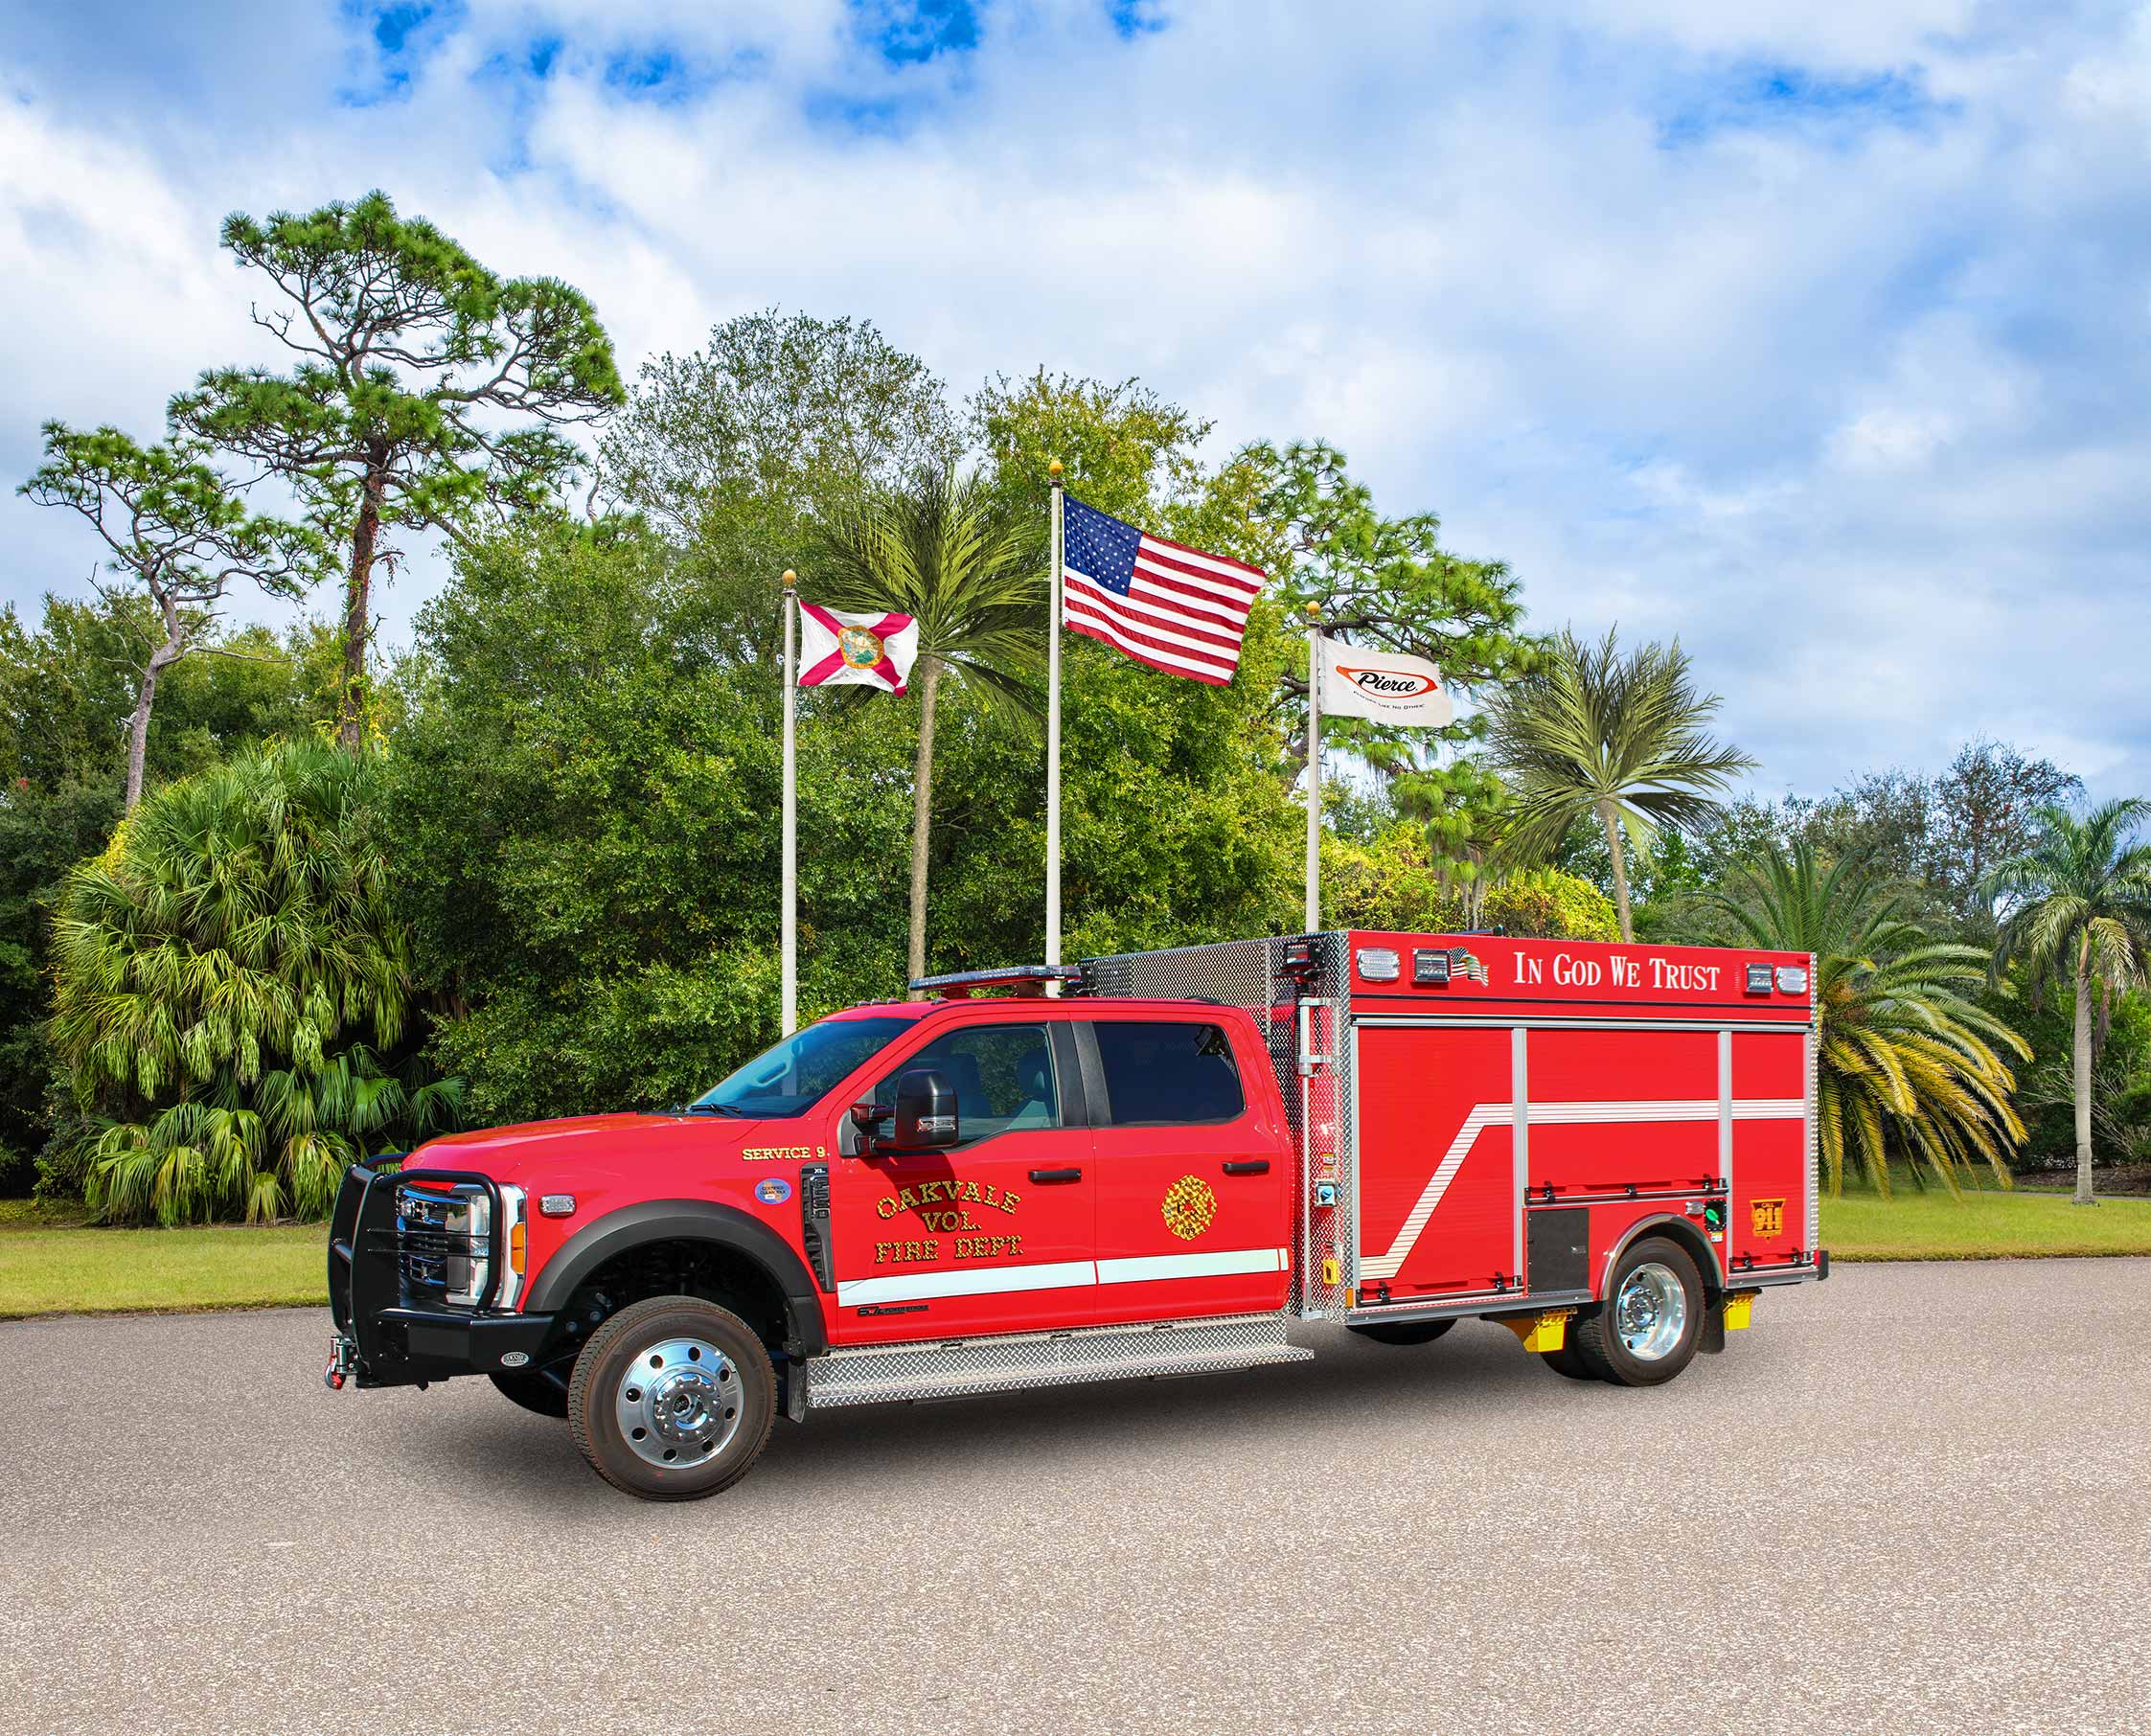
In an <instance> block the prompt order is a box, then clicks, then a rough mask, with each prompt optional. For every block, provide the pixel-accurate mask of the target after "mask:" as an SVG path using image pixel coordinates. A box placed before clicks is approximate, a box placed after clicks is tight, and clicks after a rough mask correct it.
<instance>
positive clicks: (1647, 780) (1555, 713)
mask: <svg viewBox="0 0 2151 1736" xmlns="http://www.w3.org/2000/svg"><path fill="white" fill-rule="evenodd" d="M1718 703H1719V701H1718V696H1717V695H1716V694H1704V693H1698V692H1697V691H1696V688H1695V684H1694V683H1693V681H1691V680H1690V679H1689V675H1688V655H1687V653H1686V652H1685V651H1682V649H1681V642H1680V641H1679V640H1678V639H1676V640H1675V641H1674V642H1673V643H1672V644H1671V645H1670V646H1665V645H1645V646H1642V647H1640V648H1638V649H1637V650H1636V651H1633V652H1631V653H1630V654H1629V655H1628V656H1626V657H1624V656H1622V655H1621V654H1620V652H1619V651H1617V650H1616V649H1615V648H1614V644H1613V629H1612V628H1608V629H1607V633H1606V636H1605V638H1603V639H1601V640H1600V641H1598V643H1597V644H1595V645H1587V644H1585V643H1584V642H1583V641H1581V640H1579V639H1578V638H1577V637H1576V636H1575V634H1574V633H1573V632H1569V631H1564V632H1563V633H1562V634H1561V636H1560V637H1559V638H1558V639H1556V640H1555V641H1554V643H1553V646H1552V654H1551V656H1550V657H1549V658H1548V659H1547V661H1546V662H1545V665H1544V666H1543V667H1542V668H1540V669H1538V670H1535V671H1534V672H1532V673H1531V674H1527V675H1524V676H1522V678H1520V679H1519V680H1516V681H1514V682H1511V683H1510V684H1509V685H1507V686H1505V687H1503V688H1501V689H1500V690H1499V692H1498V693H1497V694H1496V695H1495V697H1494V700H1493V704H1492V706H1491V708H1490V709H1491V712H1492V717H1491V720H1490V723H1491V727H1490V731H1489V736H1488V741H1489V743H1490V745H1491V748H1492V754H1493V760H1494V763H1495V765H1496V766H1497V767H1499V769H1500V770H1501V771H1502V772H1504V773H1505V774H1506V775H1507V777H1508V781H1509V786H1510V788H1511V791H1512V792H1513V794H1514V796H1515V807H1514V808H1513V810H1512V811H1511V815H1510V819H1509V830H1510V835H1511V838H1512V840H1513V844H1514V847H1515V848H1517V849H1518V850H1520V851H1536V852H1542V853H1543V852H1550V851H1551V850H1552V849H1553V847H1554V846H1555V845H1556V844H1557V843H1559V842H1560V840H1561V838H1562V836H1563V834H1566V833H1567V830H1568V829H1569V827H1570V826H1571V825H1573V824H1574V823H1575V822H1576V821H1577V820H1578V819H1580V818H1582V817H1583V815H1585V814H1586V813H1591V814H1595V815H1596V816H1597V818H1598V823H1599V824H1600V825H1601V826H1603V827H1604V828H1605V829H1606V848H1607V850H1608V851H1609V852H1611V853H1612V855H1613V904H1614V908H1615V910H1616V911H1617V912H1618V914H1619V917H1620V925H1621V939H1623V940H1624V941H1634V940H1635V938H1636V923H1635V918H1634V916H1633V914H1632V913H1631V911H1630V909H1629V902H1628V863H1627V860H1626V858H1625V857H1623V855H1622V854H1621V835H1622V834H1623V833H1626V834H1627V836H1628V841H1629V845H1630V847H1631V848H1633V849H1636V850H1638V851H1640V850H1643V849H1645V848H1647V847H1648V845H1649V843H1650V839H1651V835H1652V834H1653V833H1654V832H1656V831H1657V829H1658V827H1659V825H1661V824H1663V825H1673V826H1683V827H1685V826H1696V825H1700V824H1702V823H1703V822H1705V821H1706V820H1708V819H1710V818H1711V817H1712V816H1713V815H1715V814H1716V813H1717V812H1718V811H1719V804H1718V802H1717V801H1716V800H1714V799H1713V797H1714V796H1715V795H1716V794H1717V793H1718V792H1720V791H1723V790H1726V789H1728V788H1730V786H1731V784H1732V780H1733V778H1734V777H1735V776H1736V775H1737V774H1738V773H1740V772H1743V771H1747V770H1749V769H1751V767H1752V766H1753V765H1754V764H1755V762H1754V761H1753V760H1751V759H1750V758H1749V757H1748V756H1747V755H1746V754H1744V753H1742V752H1740V751H1739V750H1738V749H1737V748H1733V747H1730V746H1728V745H1726V744H1724V743H1723V742H1716V741H1713V740H1712V739H1711V738H1710V737H1709V735H1707V734H1706V733H1705V724H1706V723H1707V722H1708V720H1709V719H1710V716H1711V714H1712V713H1714V712H1715V711H1716V710H1717V709H1718Z"/></svg>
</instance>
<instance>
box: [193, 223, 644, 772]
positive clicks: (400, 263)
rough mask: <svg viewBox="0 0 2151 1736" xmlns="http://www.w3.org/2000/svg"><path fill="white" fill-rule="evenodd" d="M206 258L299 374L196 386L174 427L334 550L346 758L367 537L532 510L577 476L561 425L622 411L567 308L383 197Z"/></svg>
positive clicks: (456, 526)
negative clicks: (225, 459)
mask: <svg viewBox="0 0 2151 1736" xmlns="http://www.w3.org/2000/svg"><path fill="white" fill-rule="evenodd" d="M223 240H224V245H225V246H226V247H227V248H229V249H230V250H231V253H232V256H233V258H234V259H235V260H237V261H238V263H240V265H241V266H243V267H245V268H246V269H249V270H253V271H259V272H260V273H262V275H263V277H264V278H266V279H267V281H268V283H269V285H270V286H271V287H272V288H273V289H274V290H275V291H276V294H277V296H278V297H279V298H280V304H281V305H272V306H271V307H270V308H268V309H267V310H266V311H263V309H262V308H256V309H255V310H254V322H255V324H256V325H258V326H260V327H262V328H263V330H264V331H267V332H269V334H270V335H271V336H272V337H274V338H275V339H276V340H277V341H278V342H279V343H280V344H282V345H283V346H284V347H285V348H286V349H287V350H289V351H291V352H292V354H294V355H295V356H296V357H297V360H296V361H295V362H294V364H293V366H292V370H291V372H290V373H288V374H281V375H280V374H272V373H270V372H269V371H267V370H266V369H262V368H223V369H213V370H211V371H209V372H207V373H205V374H203V375H202V377H201V378H200V380H199V382H198V383H197V384H196V386H195V389H194V390H193V391H191V392H183V393H181V394H180V395H179V396H177V397H176V398H174V399H173V400H172V420H173V421H174V423H176V424H177V425H179V426H180V427H182V428H184V429H186V430H188V431H190V432H192V433H194V434H196V435H198V436H200V437H202V438H204V439H207V440H211V441H214V442H215V443H216V444H217V445H220V446H223V447H224V448H226V449H227V450H230V451H233V452H236V453H240V454H241V455H243V456H245V457H247V458H251V459H253V460H255V461H256V462H258V463H260V464H261V465H263V467H265V468H267V469H269V470H272V471H274V472H276V473H277V474H279V475H281V476H283V477H285V478H286V480H287V481H288V482H289V483H290V484H291V485H292V487H293V488H295V489H296V490H297V491H298V492H299V494H300V495H301V497H302V498H303V499H305V500H306V501H307V502H308V503H309V505H310V506H311V507H312V508H313V510H314V511H315V512H316V514H318V515H319V517H320V519H321V521H322V523H323V524H324V525H325V526H329V527H332V528H333V529H334V530H335V531H336V532H337V533H338V534H339V535H341V536H342V537H345V538H347V539H348V543H349V548H350V557H349V562H348V567H347V571H346V579H345V605H344V635H345V656H346V681H345V698H344V703H343V710H342V716H341V720H340V729H341V733H342V736H343V740H344V743H345V745H346V746H350V747H355V746H357V745H358V744H359V742H360V740H361V737H362V734H363V722H364V714H365V708H366V687H365V682H366V646H367V642H368V639H369V637H370V635H371V631H372V619H371V614H370V609H371V596H372V582H373V570H374V566H375V564H376V562H377V561H379V560H392V559H393V558H394V556H395V554H396V552H397V551H396V550H395V549H394V547H393V546H392V545H388V544H384V543H383V542H382V541H381V540H380V538H381V537H382V536H383V535H388V536H393V535H394V534H395V532H396V531H397V530H398V529H400V528H401V529H412V530H419V529H433V530H440V531H444V532H446V533H448V534H449V535H450V536H451V537H461V536H467V535H469V533H470V531H471V529H472V528H473V526H474V524H475V523H476V521H477V520H478V519H479V518H480V517H481V516H482V515H483V514H486V513H487V512H488V511H489V510H491V511H492V513H493V514H514V513H530V512H538V511H542V510H545V509H547V508H549V507H550V506H551V505H552V503H553V501H554V498H555V495H556V493H557V492H558V491H560V490H561V489H562V488H564V487H566V486H567V485H568V484H569V483H571V482H572V480H573V479H574V477H575V474H576V472H577V468H578V466H579V464H580V462H581V454H580V453H579V451H578V450H577V448H576V446H575V445H573V443H571V442H570V441H569V440H568V439H567V438H566V437H565V436H563V435H562V434H561V432H560V431H559V430H560V427H561V424H563V423H580V422H588V421H591V420H593V419H594V418H596V417H599V416H602V415H604V414H605V413H606V412H607V411H609V410H610V409H611V408H612V407H613V406H615V405H616V404H618V403H619V402H620V401H621V400H622V399H623V397H624V396H625V392H624V388H623V387H622V385H621V383H620V376H619V371H618V369H617V367H616V365H615V363H614V361H613V355H612V344H611V340H610V339H609V338H608V337H607V336H606V331H605V328H604V327H603V326H602V325H600V324H599V323H598V317H597V313H596V311H595V309H594V308H592V307H591V306H590V303H589V301H588V299H587V298H586V297H584V295H583V294H582V293H581V292H580V291H578V290H576V289H574V288H571V287H570V286H568V285H566V284H563V283H561V282H560V281H559V280H558V279H555V278H546V277H521V278H502V277H500V276H498V275H496V274H495V273H493V272H492V271H490V270H488V269H487V268H486V267H485V266H484V265H482V264H480V263H478V261H477V260H475V259H474V258H472V257H471V255H470V254H469V253H468V252H466V251H465V250H464V249H463V248H462V247H460V246H458V245H457V244H456V243H455V242H454V241H453V240H449V239H448V237H446V236H445V235H443V234H442V233H441V231H440V230H438V229H437V228H435V227H434V226H433V225H432V224H431V223H429V222H427V221H426V220H425V219H424V218H423V217H401V216H399V215H398V213H397V210H396V207H395V205H394V204H393V203H392V202H391V201H390V199H389V197H388V195H387V194H383V193H379V192H375V193H369V194H366V195H365V196H364V197H363V198H360V199H357V200H355V201H354V202H353V203H351V204H348V205H346V204H331V205H324V206H322V207H321V208H320V209H319V210H317V211H313V212H309V213H306V214H304V215H299V214H294V213H288V212H279V213H277V214H276V215H274V216H272V217H269V218H268V219H267V220H266V221H257V220H256V219H255V218H253V217H248V216H246V215H245V214H244V213H239V212H235V213H234V214H233V215H232V216H231V217H227V218H225V220H224V229H223Z"/></svg>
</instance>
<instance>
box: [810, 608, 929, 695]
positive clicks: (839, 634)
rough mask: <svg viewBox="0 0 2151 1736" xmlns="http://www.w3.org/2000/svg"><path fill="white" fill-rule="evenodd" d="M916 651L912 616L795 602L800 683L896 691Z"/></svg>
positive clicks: (915, 625) (916, 633) (916, 625)
mask: <svg viewBox="0 0 2151 1736" xmlns="http://www.w3.org/2000/svg"><path fill="white" fill-rule="evenodd" d="M918 655H919V623H918V622H917V620H915V619H914V618H913V617H912V616H909V615H898V614H861V613H858V612H857V611H855V610H851V609H840V608H819V607H817V606H815V605H813V604H812V603H802V604H800V605H799V685H800V686H801V687H845V686H854V687H879V688H880V689H881V690H882V691H883V692H884V693H892V694H901V693H902V692H903V691H904V681H905V679H906V678H907V677H908V676H909V675H910V674H911V665H912V663H913V662H915V661H916V660H917V658H918Z"/></svg>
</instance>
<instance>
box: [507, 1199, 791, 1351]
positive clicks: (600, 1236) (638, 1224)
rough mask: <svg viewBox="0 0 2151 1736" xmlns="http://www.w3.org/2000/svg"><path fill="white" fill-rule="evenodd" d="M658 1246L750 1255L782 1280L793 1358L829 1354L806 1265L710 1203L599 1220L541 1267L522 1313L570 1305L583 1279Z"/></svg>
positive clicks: (738, 1215) (734, 1210) (731, 1209)
mask: <svg viewBox="0 0 2151 1736" xmlns="http://www.w3.org/2000/svg"><path fill="white" fill-rule="evenodd" d="M652 1242H714V1243H716V1244H717V1245H719V1246H721V1247H726V1248H730V1249H732V1250H734V1251H735V1252H737V1253H742V1254H744V1255H745V1256H746V1257H747V1258H748V1259H750V1260H752V1261H753V1262H754V1263H755V1264H756V1265H757V1266H759V1267H761V1268H763V1269H764V1270H765V1271H767V1273H768V1274H769V1276H770V1277H771V1278H772V1279H774V1280H775V1281H776V1286H777V1289H778V1291H780V1292H781V1293H782V1294H783V1296H784V1308H785V1326H786V1333H787V1336H788V1338H789V1343H788V1345H787V1346H786V1348H787V1349H789V1350H791V1351H792V1353H793V1354H794V1355H797V1356H801V1357H818V1356H820V1355H821V1354H822V1353H823V1352H824V1351H826V1350H827V1349H828V1348H829V1329H828V1326H827V1324H826V1322H825V1321H824V1319H823V1317H822V1306H821V1295H820V1292H819V1291H816V1290H815V1288H814V1280H813V1278H812V1274H810V1273H809V1272H808V1270H807V1266H806V1262H805V1261H803V1260H801V1259H800V1257H799V1255H798V1254H797V1253H796V1252H795V1251H794V1250H793V1249H792V1247H791V1245H789V1243H787V1242H786V1241H785V1239H784V1238H783V1237H782V1236H780V1235H778V1234H777V1232H776V1231H775V1230H773V1229H771V1228H770V1227H769V1226H768V1225H767V1223H765V1222H762V1221H761V1220H760V1219H759V1218H752V1217H749V1216H748V1215H747V1214H746V1213H745V1212H743V1211H741V1210H740V1209H739V1208H738V1207H737V1206H731V1205H722V1204H720V1203H718V1202H717V1201H716V1200H712V1199H644V1200H640V1201H638V1202H637V1203H635V1204H633V1205H623V1206H621V1207H619V1208H618V1209H617V1210H615V1211H610V1212H607V1213H606V1215H605V1216H604V1217H602V1218H593V1219H592V1220H591V1221H590V1222H588V1223H585V1224H584V1225H583V1227H582V1228H581V1229H579V1230H577V1231H576V1232H575V1233H574V1234H573V1235H572V1236H570V1237H569V1238H568V1239H567V1240H566V1241H565V1242H563V1243H561V1245H560V1246H559V1247H558V1248H557V1249H555V1250H554V1253H553V1257H552V1258H551V1259H550V1260H548V1261H546V1262H545V1264H544V1266H542V1267H541V1268H539V1269H538V1277H537V1280H536V1282H535V1283H533V1284H532V1286H531V1288H530V1291H529V1293H528V1296H527V1298H526V1300H525V1301H524V1303H523V1308H524V1311H525V1312H526V1313H549V1312H554V1311H558V1310H560V1309H561V1308H564V1307H566V1306H567V1299H568V1298H569V1297H570V1296H572V1295H573V1294H574V1293H575V1292H576V1291H577V1289H578V1288H579V1287H580V1286H581V1285H582V1284H583V1282H584V1279H586V1278H587V1277H589V1275H590V1274H591V1273H592V1272H594V1271H596V1270H597V1269H598V1268H600V1267H601V1266H603V1265H605V1264H606V1261H608V1260H612V1259H615V1258H617V1257H618V1256H619V1255H621V1254H624V1253H627V1252H628V1251H629V1250H630V1249H632V1248H636V1247H640V1246H643V1245H645V1244H648V1243H652Z"/></svg>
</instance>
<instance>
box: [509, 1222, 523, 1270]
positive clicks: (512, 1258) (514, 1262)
mask: <svg viewBox="0 0 2151 1736" xmlns="http://www.w3.org/2000/svg"><path fill="white" fill-rule="evenodd" d="M508 1269H509V1270H510V1271H512V1272H514V1273H515V1276H516V1277H518V1278H519V1277H521V1276H522V1275H523V1225H522V1223H521V1222H520V1221H518V1222H516V1224H515V1228H514V1229H512V1230H510V1231H509V1232H508Z"/></svg>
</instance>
